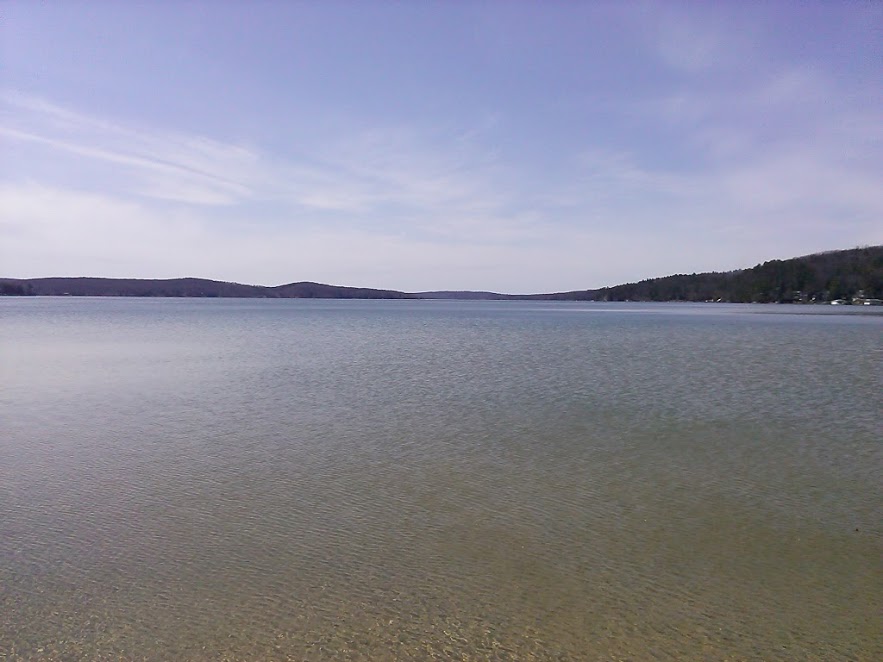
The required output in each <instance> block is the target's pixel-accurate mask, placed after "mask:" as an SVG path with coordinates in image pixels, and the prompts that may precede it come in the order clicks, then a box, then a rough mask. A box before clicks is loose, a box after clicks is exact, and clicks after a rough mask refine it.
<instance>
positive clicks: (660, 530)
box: [0, 297, 883, 660]
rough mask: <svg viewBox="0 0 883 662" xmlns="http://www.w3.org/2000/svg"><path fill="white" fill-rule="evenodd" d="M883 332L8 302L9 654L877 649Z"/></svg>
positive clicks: (638, 318)
mask: <svg viewBox="0 0 883 662" xmlns="http://www.w3.org/2000/svg"><path fill="white" fill-rule="evenodd" d="M881 312H883V311H881V309H876V310H868V309H864V308H858V307H855V308H853V307H850V308H844V307H839V308H837V307H835V308H830V307H822V306H818V307H817V306H775V305H767V306H760V305H735V304H733V305H727V304H723V305H718V304H628V303H619V304H613V303H610V304H606V303H564V302H515V301H500V302H480V301H475V302H454V301H321V300H233V299H225V300H221V299H99V298H94V299H90V298H82V299H81V298H70V297H68V298H12V297H8V298H3V299H0V331H2V339H3V340H2V345H0V352H2V354H0V361H2V362H0V370H2V372H0V376H2V383H0V412H2V419H0V426H2V430H3V432H2V438H0V659H4V660H5V659H22V660H31V659H34V660H42V659H46V660H79V659H90V660H118V659H133V660H142V659H143V660H171V659H185V660H222V659H224V660H288V659H292V660H329V659H332V660H333V659H340V660H381V659H389V660H393V659H400V660H429V659H449V660H460V659H472V660H488V659H490V660H579V659H588V660H595V659H598V660H619V659H631V660H645V659H660V660H680V659H707V660H721V659H751V660H874V659H881V658H883V635H881V632H883V616H881V613H883V612H881V596H883V563H881V541H883V497H881V475H883V453H881V451H883V446H881V438H883V427H881V412H883V395H881V394H883V376H881V375H883V372H881V364H883V361H881V359H883V316H881V315H880V314H879V313H881Z"/></svg>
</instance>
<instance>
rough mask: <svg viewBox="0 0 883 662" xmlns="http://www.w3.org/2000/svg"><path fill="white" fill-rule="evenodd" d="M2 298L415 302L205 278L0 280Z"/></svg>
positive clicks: (353, 291) (358, 290)
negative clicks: (86, 297)
mask: <svg viewBox="0 0 883 662" xmlns="http://www.w3.org/2000/svg"><path fill="white" fill-rule="evenodd" d="M0 294H7V295H31V294H32V295H38V296H40V295H42V296H117V297H242V298H269V299H295V298H296V299H414V298H417V297H415V296H414V295H412V294H407V293H405V292H396V291H394V290H373V289H370V288H364V287H339V286H336V285H323V284H322V283H310V282H302V283H289V284H287V285H278V286H276V287H264V286H261V285H242V284H240V283H226V282H223V281H217V280H206V279H204V278H171V279H167V280H148V279H140V278H29V279H12V278H6V279H2V280H0Z"/></svg>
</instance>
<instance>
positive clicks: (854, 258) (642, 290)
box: [0, 246, 883, 303]
mask: <svg viewBox="0 0 883 662" xmlns="http://www.w3.org/2000/svg"><path fill="white" fill-rule="evenodd" d="M4 294H5V295H44V296H47V295H48V296H64V295H70V296H129V297H244V298H258V297H261V298H274V299H276V298H285V299H294V298H322V299H543V300H561V301H727V302H739V303H750V302H760V303H768V302H782V303H785V302H804V303H812V302H820V303H821V302H830V301H842V302H846V303H848V302H853V300H856V301H855V302H856V303H861V302H864V301H867V300H870V299H883V246H870V247H865V248H853V249H850V250H844V251H829V252H827V253H816V254H814V255H805V256H803V257H796V258H792V259H790V260H770V261H769V262H764V263H763V264H758V265H757V266H756V267H752V268H751V269H740V270H737V271H727V272H710V273H701V274H689V275H687V274H677V275H674V276H666V277H664V278H651V279H648V280H642V281H640V282H638V283H628V284H626V285H616V286H613V287H602V288H600V289H595V290H578V291H574V292H556V293H552V294H527V295H511V294H497V293H495V292H459V291H457V292H454V291H438V292H418V293H413V294H410V293H407V292H399V291H396V290H375V289H370V288H364V287H340V286H337V285H323V284H321V283H311V282H300V283H289V284H287V285H278V286H276V287H264V286H261V285H242V284H240V283H226V282H222V281H216V280H206V279H202V278H174V279H168V280H145V279H136V278H30V279H13V278H6V279H0V295H4Z"/></svg>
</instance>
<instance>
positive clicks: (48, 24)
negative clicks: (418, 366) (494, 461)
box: [0, 0, 883, 292]
mask: <svg viewBox="0 0 883 662" xmlns="http://www.w3.org/2000/svg"><path fill="white" fill-rule="evenodd" d="M881 35H883V3H881V2H863V1H858V0H857V1H855V2H770V3H766V2H757V3H753V2H748V3H746V2H731V3H723V2H714V3H700V2H691V3H687V2H684V3H680V2H596V3H590V2H587V3H570V2H552V3H546V2H533V3H529V2H457V3H443V2H413V3H405V2H333V1H332V2H282V1H279V2H266V1H258V2H244V1H243V2H229V1H228V2H223V1H222V2H174V1H169V2H159V3H149V2H137V3H130V2H120V3H115V2H101V1H88V2H85V1H84V2H74V1H71V2H57V3H56V2H45V3H37V2H30V1H28V2H19V1H9V0H3V1H2V2H0V150H2V151H0V276H8V277H37V276H82V275H88V276H107V277H139V278H171V277H180V276H198V277H205V278H214V279H219V280H232V281H237V282H244V283H256V284H263V285H277V284H281V283H287V282H292V281H299V280H314V281H320V282H326V283H333V284H339V285H356V286H365V287H384V288H394V289H401V290H408V291H418V290H429V289H486V290H495V291H501V292H541V291H560V290H571V289H585V288H591V287H600V286H603V285H612V284H616V283H620V282H626V281H633V280H638V279H641V278H647V277H652V276H661V275H667V274H670V273H678V272H687V273H690V272H694V271H697V272H698V271H705V270H713V269H717V270H721V269H732V268H738V267H746V266H753V265H754V264H756V263H758V262H760V261H763V260H767V259H772V258H786V257H793V256H796V255H802V254H806V253H811V252H816V251H821V250H829V249H835V248H850V247H853V246H856V245H865V244H880V243H883V37H881Z"/></svg>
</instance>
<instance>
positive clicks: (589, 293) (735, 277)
mask: <svg viewBox="0 0 883 662" xmlns="http://www.w3.org/2000/svg"><path fill="white" fill-rule="evenodd" d="M536 298H543V299H555V300H582V301H727V302H733V303H752V302H758V303H771V302H779V303H791V302H806V303H810V302H814V301H815V302H828V301H835V300H839V301H844V302H851V301H852V300H853V299H862V300H864V299H881V298H883V246H870V247H865V248H853V249H850V250H844V251H829V252H826V253H816V254H814V255H805V256H803V257H795V258H792V259H790V260H770V261H769V262H764V263H763V264H758V265H757V266H755V267H752V268H751V269H740V270H737V271H728V272H710V273H701V274H689V275H687V274H677V275H674V276H666V277H664V278H650V279H648V280H642V281H640V282H638V283H628V284H626V285H616V286H614V287H603V288H601V289H597V290H583V291H577V292H558V293H555V294H547V295H540V296H539V297H536Z"/></svg>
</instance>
